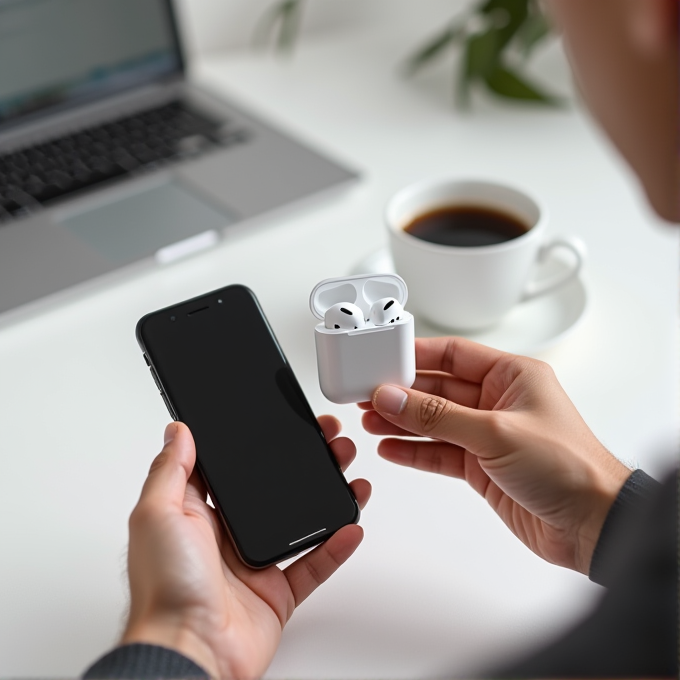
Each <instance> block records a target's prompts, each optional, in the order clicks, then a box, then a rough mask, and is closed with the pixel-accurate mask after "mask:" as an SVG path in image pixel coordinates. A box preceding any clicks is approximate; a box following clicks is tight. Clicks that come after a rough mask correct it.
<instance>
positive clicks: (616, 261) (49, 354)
mask: <svg viewBox="0 0 680 680" xmlns="http://www.w3.org/2000/svg"><path fill="white" fill-rule="evenodd" d="M323 38H324V39H323V40H319V41H314V40H308V41H305V42H304V43H303V45H302V49H301V50H300V51H299V53H298V54H297V55H296V57H295V59H293V60H283V61H280V60H276V59H274V58H272V57H270V56H267V55H253V54H252V53H247V54H234V55H226V56H223V57H215V58H212V59H211V60H210V61H209V62H208V61H206V62H204V63H203V64H202V65H201V66H200V68H199V69H198V70H197V73H198V75H199V76H200V78H202V79H203V80H204V81H205V82H207V83H209V84H211V85H212V86H214V87H215V88H217V89H221V90H222V91H224V92H225V93H230V94H232V95H234V96H235V97H236V98H237V99H238V100H240V101H241V102H242V103H244V104H246V105H247V106H249V107H251V108H252V109H253V110H255V111H258V112H260V113H261V114H263V115H266V116H267V117H268V118H270V119H271V120H272V121H276V122H278V123H279V124H281V125H283V126H285V127H286V128H288V129H289V130H291V131H293V132H295V133H297V134H299V135H300V136H301V137H303V138H305V139H307V140H309V141H312V142H314V143H316V144H317V145H318V146H319V147H320V148H323V149H325V150H327V151H328V152H329V153H331V154H333V155H334V156H335V157H336V158H338V159H341V160H344V161H345V162H346V163H348V164H350V165H351V166H353V167H356V168H357V169H359V170H360V171H361V172H362V175H363V177H362V180H361V182H359V183H358V184H357V185H356V186H354V187H353V188H351V189H349V190H348V191H346V192H344V193H342V194H341V195H335V196H333V197H328V198H326V199H324V200H321V201H318V202H315V203H313V204H307V205H304V206H300V207H298V208H296V209H292V210H290V211H288V212H286V213H285V214H280V215H273V216H271V217H270V218H268V219H266V220H263V222H262V223H261V224H260V225H258V226H257V227H254V228H253V229H252V230H251V231H250V233H243V232H239V233H238V234H227V236H226V238H225V240H224V242H223V243H222V244H221V245H220V246H218V247H216V248H215V249H213V250H211V251H209V252H206V253H204V254H202V255H199V256H196V257H194V258H192V259H189V260H186V261H183V262H180V263H177V264H175V265H172V266H168V267H165V268H157V269H154V270H151V271H148V272H146V273H143V274H138V275H135V276H134V277H128V278H127V279H126V280H124V281H123V282H121V283H119V284H117V285H111V286H106V287H104V288H103V289H101V288H100V289H98V290H95V291H92V292H90V293H88V294H85V295H81V296H79V297H78V298H76V299H73V300H70V301H68V302H65V303H61V304H59V305H58V306H54V307H53V308H51V309H48V310H46V311H44V312H43V313H41V314H40V315H37V316H35V317H34V318H30V319H28V320H24V321H21V322H18V323H15V324H12V325H10V326H6V327H4V328H1V329H0V414H1V415H0V422H1V423H2V429H1V436H0V442H1V444H0V446H1V454H0V517H1V518H2V519H1V521H0V546H1V548H0V550H1V551H2V558H1V559H0V676H3V677H7V676H14V677H21V676H57V675H59V676H75V675H78V674H79V673H80V672H82V670H83V669H84V667H85V666H86V665H87V664H88V663H89V662H91V661H92V660H93V659H94V658H95V657H97V656H98V655H99V654H101V653H102V652H103V651H104V650H106V649H107V648H108V647H110V646H112V645H113V644H114V643H115V642H116V639H117V635H118V633H119V631H120V629H121V622H122V619H123V615H124V611H125V607H126V597H127V596H126V579H125V550H126V537H127V518H128V515H129V512H130V510H131V509H132V507H133V505H134V503H135V501H136V499H137V497H138V494H139V491H140V488H141V485H142V482H143V480H144V477H145V474H146V472H147V469H148V466H149V464H150V462H151V460H152V458H153V456H154V455H155V454H156V453H157V451H158V450H159V447H160V444H161V437H162V432H163V427H164V425H165V424H166V422H167V421H168V415H167V413H166V411H165V407H164V405H163V403H162V401H161V400H160V399H159V397H158V392H157V390H156V389H155V387H154V385H153V382H152V381H151V380H150V379H149V376H148V370H147V369H146V367H145V365H144V362H143V361H142V358H141V355H140V352H139V350H138V348H137V345H136V342H135V338H134V327H135V323H136V321H137V319H138V318H139V317H140V316H142V315H143V314H144V313H146V312H148V311H151V310H153V309H156V308H159V307H162V306H165V305H168V304H171V303H173V302H176V301H179V300H182V299H184V298H187V297H191V296H194V295H197V294H199V293H202V292H205V291H208V290H211V289H214V288H217V287H220V286H223V285H226V284H229V283H233V282H242V283H244V284H247V285H248V286H250V287H251V288H252V289H253V290H254V291H255V292H256V293H257V295H258V296H259V298H260V300H261V302H262V305H263V307H264V309H265V311H266V313H267V314H268V316H269V319H270V321H271V323H272V326H273V328H274V329H275V332H276V333H277V335H278V337H279V339H280V341H281V344H282V345H283V348H284V351H285V352H286V353H287V355H288V357H289V359H290V361H291V363H292V365H293V367H294V369H295V371H296V372H297V375H298V377H299V379H300V382H301V384H302V386H303V389H304V390H305V392H306V393H307V395H308V397H309V400H310V402H311V404H312V406H313V408H314V410H315V412H317V413H323V412H330V413H334V414H336V415H338V416H339V417H340V418H341V419H342V420H343V422H344V423H345V432H346V433H347V434H349V435H350V436H352V437H353V438H354V439H355V441H356V442H357V445H358V448H359V455H358V460H357V461H356V463H355V464H354V465H353V467H352V469H351V475H350V476H358V475H362V476H366V477H367V478H368V479H370V480H371V481H372V483H373V486H374V496H373V499H372V501H371V503H370V504H369V506H368V507H367V509H366V511H365V513H364V516H363V522H362V523H363V525H364V527H365V529H366V538H365V541H364V543H363V545H362V546H361V547H360V549H359V550H358V552H357V553H356V555H355V556H354V557H353V558H352V559H351V560H350V561H349V563H348V564H346V565H345V566H343V567H342V569H341V570H340V572H339V573H338V574H337V575H336V576H335V577H334V578H333V579H332V580H331V581H330V582H328V583H327V584H326V585H325V586H324V587H322V588H321V589H320V590H319V591H318V592H317V593H316V594H315V595H314V596H313V597H312V598H310V600H308V601H307V602H306V603H304V605H303V606H302V607H301V608H300V609H299V611H298V612H297V613H296V614H295V616H294V617H293V619H292V621H291V622H290V624H289V625H288V627H287V628H286V631H285V633H284V637H283V642H282V644H281V648H280V651H279V653H278V654H277V656H276V658H275V659H274V662H273V664H272V665H271V667H270V669H269V671H268V673H267V677H270V678H284V677H296V678H386V677H390V678H420V679H425V678H435V677H436V678H439V677H445V676H449V675H458V676H461V675H465V674H466V673H469V672H472V671H474V669H476V668H479V667H480V666H483V665H486V664H488V663H491V662H492V661H494V660H496V659H499V658H501V657H502V656H503V655H504V654H506V653H511V652H520V651H522V650H524V649H527V648H530V647H532V646H534V645H536V644H538V643H539V642H540V641H541V640H544V639H545V638H546V637H549V636H550V635H551V634H553V633H554V632H555V631H558V630H560V629H562V628H563V627H564V626H565V625H567V624H568V623H569V622H570V621H573V620H575V619H576V618H577V617H578V616H579V615H580V614H581V613H582V612H583V611H585V610H586V609H587V608H588V607H589V606H590V603H591V601H592V600H593V598H595V597H596V596H597V595H598V592H599V588H598V587H597V586H595V585H593V584H591V583H590V582H589V581H588V580H587V579H586V578H585V577H583V576H581V575H579V574H575V573H571V572H568V571H566V570H563V569H560V568H558V567H554V566H551V565H548V564H546V563H544V562H542V561H541V560H540V559H538V558H537V557H535V556H533V555H532V554H531V553H530V552H529V551H528V550H527V549H526V548H525V547H524V546H523V545H521V544H520V543H519V542H518V541H517V540H516V539H515V538H514V537H513V536H512V535H511V534H510V532H509V531H507V530H506V529H505V527H504V526H503V525H502V524H501V522H500V520H498V519H497V517H496V516H495V515H494V513H493V512H492V511H491V510H490V509H489V508H488V507H487V505H486V504H485V503H484V501H483V500H482V499H481V498H479V497H477V496H476V495H475V493H473V492H472V491H471V490H470V489H468V488H467V487H466V486H465V484H464V483H462V482H460V481H457V480H452V479H446V478H438V477H434V476H429V475H427V474H424V473H420V472H415V471H412V470H408V469H405V468H399V467H396V466H393V465H390V464H388V463H386V462H385V461H382V460H381V459H380V458H378V456H377V455H376V453H375V448H376V442H377V439H376V438H374V437H372V436H369V435H367V434H365V433H364V432H363V431H362V429H361V428H360V425H359V412H358V410H357V409H356V407H354V406H336V405H333V404H331V403H329V402H327V401H326V400H325V399H324V398H323V396H322V395H321V393H320V391H319V388H318V383H317V378H316V369H315V356H314V342H313V333H312V329H313V326H314V323H315V320H314V319H313V318H312V317H311V315H310V313H309V309H308V296H309V293H310V291H311V289H312V287H313V286H314V285H315V284H316V283H317V281H319V280H321V279H323V278H326V277H329V276H337V275H342V274H345V273H348V272H349V270H350V269H351V268H352V266H353V265H354V264H355V262H356V261H357V260H358V259H359V258H361V257H362V256H364V255H365V254H366V253H370V252H371V251H373V250H375V249H376V248H379V247H380V246H381V245H383V244H384V242H385V232H384V227H383V224H382V208H383V205H384V203H385V201H386V200H387V198H388V197H389V196H390V195H391V194H392V193H393V192H394V191H396V190H397V189H399V188H400V187H401V186H403V185H405V184H407V183H409V182H411V181H413V180H416V179H419V178H421V177H423V176H428V175H440V174H451V175H456V176H461V177H464V176H483V177H491V178H497V179H501V180H512V181H516V182H519V183H521V184H523V185H525V186H528V187H531V188H532V189H533V191H534V192H535V193H536V194H537V195H538V196H540V197H541V198H542V199H543V201H544V202H545V203H546V204H547V205H548V206H549V209H550V211H551V213H552V215H553V222H552V226H551V231H552V232H553V233H558V232H573V233H576V234H578V235H580V236H581V237H582V238H583V239H584V240H585V241H586V243H587V245H588V248H589V259H588V264H587V267H586V270H585V273H584V275H583V276H584V281H585V282H586V285H587V289H588V292H589V296H590V309H589V312H588V315H587V318H586V319H585V321H584V322H583V324H582V325H581V326H580V327H579V328H578V329H577V330H576V331H575V332H574V334H573V335H572V336H570V337H569V338H568V339H566V340H564V341H563V342H562V343H561V344H560V345H558V346H556V347H554V348H552V349H550V350H549V351H545V352H543V353H542V354H540V358H542V359H544V360H546V361H548V362H550V363H551V364H552V366H553V367H554V369H555V371H556V372H557V375H558V376H559V378H560V379H561V381H562V383H563V384H564V386H565V388H566V389H567V391H568V393H569V394H570V395H571V397H572V399H573V401H574V402H575V403H576V405H577V407H578V408H579V409H580V411H581V413H582V414H583V416H584V417H585V419H586V421H587V422H588V423H589V424H590V426H591V427H592V429H593V430H594V431H595V433H596V434H597V435H598V436H599V437H600V439H601V440H602V441H603V442H604V443H605V444H606V445H607V446H608V447H609V448H610V449H611V450H612V451H614V452H615V453H616V454H617V455H619V456H620V457H621V458H623V459H626V460H631V461H637V462H638V463H639V465H640V466H642V467H644V468H645V469H646V470H647V471H648V472H650V473H652V474H655V475H659V474H662V473H663V471H664V470H665V469H666V468H667V467H668V466H669V465H670V464H671V462H672V461H673V460H674V458H675V455H676V454H675V451H676V449H677V432H678V424H679V422H678V380H677V377H678V370H677V369H678V361H677V330H676V326H677V316H676V310H677V301H678V300H677V298H678V294H677V293H678V260H677V257H678V234H677V232H675V231H673V230H672V229H670V228H667V227H664V226H662V225H660V224H659V223H658V222H656V221H655V219H654V218H653V217H652V216H651V215H650V213H649V211H648V210H647V208H646V207H645V206H644V204H643V202H642V200H641V198H640V195H639V192H638V190H637V188H636V186H635V183H634V181H633V180H632V178H631V176H630V174H629V172H628V171H627V169H625V168H624V167H623V165H622V164H621V162H620V161H619V159H618V157H617V156H616V155H615V154H614V153H613V152H612V151H611V149H610V148H609V146H608V144H607V143H605V142H604V140H603V139H602V138H601V136H600V135H599V133H598V132H597V131H596V129H595V128H594V127H593V125H592V124H591V123H590V122H589V121H588V120H587V119H586V118H585V117H584V116H583V115H582V113H581V112H580V111H579V109H578V106H577V105H573V106H572V107H570V108H568V109H565V110H557V111H556V110H543V109H540V108H527V107H517V106H510V105H506V104H498V103H494V102H490V101H488V100H481V101H479V102H478V104H477V106H476V108H475V109H474V110H473V111H472V112H471V113H467V114H460V113H457V112H455V111H454V110H453V109H452V108H451V106H450V105H449V104H448V98H449V90H448V89H447V82H448V79H449V78H450V70H449V69H448V68H446V69H445V68H444V67H435V68H433V69H432V70H431V71H430V72H428V73H427V74H425V75H423V77H422V78H420V79H417V80H415V81H404V80H403V79H401V78H400V77H399V76H398V75H397V73H396V64H397V63H398V62H399V59H400V58H401V57H402V56H403V54H404V50H405V47H404V46H405V45H407V44H412V41H410V42H409V43H406V42H405V41H404V40H403V39H402V37H401V36H400V35H399V33H398V32H388V31H386V32H384V33H376V32H374V33H373V34H371V35H368V34H366V35H361V34H358V35H354V34H353V35H351V36H343V35H338V36H336V37H334V36H332V35H330V36H329V35H326V36H323ZM543 68H544V76H545V77H546V79H547V80H553V81H555V82H557V83H558V86H559V83H560V82H561V83H562V85H561V87H562V89H563V90H564V89H565V88H566V89H569V86H568V84H566V83H567V81H568V78H567V76H566V69H565V66H564V64H563V61H562V60H561V57H560V54H559V52H558V51H556V50H553V51H552V52H549V53H548V54H547V55H546V58H545V62H544V64H543Z"/></svg>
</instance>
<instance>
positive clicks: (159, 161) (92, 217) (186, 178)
mask: <svg viewBox="0 0 680 680" xmlns="http://www.w3.org/2000/svg"><path fill="white" fill-rule="evenodd" d="M168 112H170V113H168ZM140 120H141V122H140V123H139V126H138V127H136V126H137V123H138V122H139V121H140ZM154 121H155V122H154ZM167 121H170V123H168V124H167V125H166V122H167ZM187 121H188V122H187ZM196 121H198V122H196ZM168 125H169V126H170V127H169V128H168V129H169V130H170V132H167V130H165V127H168ZM192 125H193V127H192ZM164 126H165V127H164ZM183 126H185V127H183ZM185 128H186V130H187V131H186V133H185ZM158 130H161V131H163V130H165V132H167V134H169V135H170V136H171V140H170V142H167V143H165V142H164V141H163V139H160V141H159V140H158V139H157V137H156V133H157V131H158ZM206 130H207V132H206ZM107 131H108V132H107ZM164 134H165V133H164ZM120 135H122V138H123V141H124V142H125V143H126V144H127V143H128V142H129V140H128V137H129V136H130V135H133V140H132V150H127V151H126V150H122V151H121V150H120V149H119V147H118V146H116V145H119V144H120V139H121V137H120ZM135 135H136V136H135ZM98 140H99V141H98ZM152 142H153V143H152ZM154 144H155V146H154ZM156 152H158V153H156ZM107 173H108V174H107ZM355 178H356V174H355V173H354V172H352V171H351V170H349V169H347V168H345V167H342V166H341V165H339V164H337V163H335V162H333V161H332V160H330V159H328V158H326V157H325V156H323V155H322V154H320V153H318V152H316V151H314V150H313V149H310V148H309V147H307V146H305V145H304V144H303V143H301V142H299V141H298V140H296V139H293V138H292V137H291V136H290V135H288V134H285V133H282V132H280V131H277V130H275V129H273V128H272V127H271V126H270V125H268V124H265V123H264V122H262V121H260V120H258V119H257V118H255V117H253V116H252V115H250V114H248V113H246V112H244V111H242V110H240V109H239V108H238V107H237V106H234V105H232V104H230V103H227V102H225V101H223V100H221V99H218V98H216V97H214V96H212V95H211V94H210V93H208V92H206V91H203V90H202V89H200V88H199V87H197V86H195V85H192V83H190V82H189V81H188V80H187V78H186V76H185V71H184V60H183V56H182V50H181V46H180V42H179V38H178V31H177V25H176V21H175V16H174V13H173V8H172V5H171V3H170V0H0V319H3V320H5V319H7V318H8V316H13V315H8V312H10V311H12V310H14V311H17V310H19V311H20V312H21V311H23V310H26V309H29V310H30V309H32V308H35V303H36V302H40V303H44V301H45V298H48V299H50V296H54V295H56V294H59V293H63V291H66V290H68V291H71V290H73V289H74V288H73V287H74V286H75V287H77V288H80V289H82V286H79V284H83V283H84V282H91V281H92V280H93V279H95V278H98V280H102V279H101V278H99V277H102V276H105V275H108V276H105V279H104V280H108V279H110V278H111V274H112V273H113V272H119V271H121V270H122V271H124V272H126V273H127V272H128V271H130V269H131V267H132V268H134V266H135V265H145V264H148V263H149V262H154V261H158V262H170V261H172V260H174V259H177V258H178V257H181V256H183V255H186V254H188V253H190V252H193V251H196V250H198V249H201V248H204V247H207V246H210V245H212V244H213V243H215V242H216V241H217V240H218V239H219V236H220V235H221V234H222V233H223V230H224V229H225V228H227V227H228V226H229V225H234V224H236V223H241V222H244V221H245V220H250V219H251V218H254V217H256V216H258V215H261V214H263V213H266V212H267V211H270V210H273V209H275V208H279V207H281V206H284V205H287V204H291V203H293V202H295V201H298V200H300V199H303V198H305V197H309V196H311V195H314V194H319V193H320V192H322V191H325V190H328V189H331V188H334V187H338V186H340V185H342V184H345V183H347V182H349V181H351V180H353V179H355Z"/></svg>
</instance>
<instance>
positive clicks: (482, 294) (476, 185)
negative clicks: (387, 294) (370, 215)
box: [385, 178, 585, 331]
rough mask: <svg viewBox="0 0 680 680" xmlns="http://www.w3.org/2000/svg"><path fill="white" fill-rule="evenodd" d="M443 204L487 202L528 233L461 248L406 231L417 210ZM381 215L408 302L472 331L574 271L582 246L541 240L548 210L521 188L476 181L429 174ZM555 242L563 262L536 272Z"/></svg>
mask: <svg viewBox="0 0 680 680" xmlns="http://www.w3.org/2000/svg"><path fill="white" fill-rule="evenodd" d="M450 206H476V207H487V208H492V209H495V210H498V211H501V212H504V213H507V214H509V215H512V216H514V217H515V218H517V219H519V220H520V221H521V222H522V223H523V224H524V225H525V226H526V227H527V232H526V233H524V234H522V235H521V236H518V237H516V238H513V239H510V240H508V241H504V242H503V243H497V244H494V245H484V246H474V247H460V246H449V245H440V244H436V243H431V242H429V241H425V240H423V239H421V238H418V237H416V236H413V235H412V234H410V233H408V232H407V231H405V230H404V229H405V227H407V226H409V225H410V224H411V223H412V222H413V221H414V220H415V219H416V218H417V217H419V216H421V215H424V214H426V213H428V212H431V211H434V210H437V209H440V208H445V207H450ZM385 218H386V221H387V227H388V232H389V244H390V250H391V253H392V258H393V260H394V266H395V269H396V271H397V273H398V274H399V275H400V276H401V277H402V278H403V279H404V280H405V281H406V283H407V285H408V290H409V309H410V310H411V311H412V312H413V313H414V314H416V318H417V317H418V316H419V315H420V316H422V318H423V319H425V320H426V321H429V322H430V323H433V324H434V325H436V326H441V327H444V328H448V329H452V330H461V331H477V330H482V329H485V328H489V327H491V326H494V325H496V324H497V323H498V322H499V321H501V319H502V318H503V316H504V315H505V314H506V313H507V312H508V311H509V310H510V309H511V308H512V307H513V306H514V305H516V304H518V303H521V302H524V301H526V300H531V299H532V298H535V297H537V296H539V295H544V294H546V293H549V292H551V291H553V290H555V289H556V288H558V287H559V286H562V285H564V284H565V283H567V281H569V280H571V279H572V278H574V277H575V276H576V275H577V274H578V272H579V270H580V268H581V265H582V264H583V260H584V258H585V246H584V244H583V242H582V241H581V240H580V239H578V238H577V237H574V236H561V237H557V238H554V239H552V240H551V241H549V242H547V243H546V242H545V230H546V225H547V221H548V220H547V213H546V211H545V208H543V207H541V206H540V205H539V203H538V202H537V201H536V200H535V199H534V198H531V197H530V196H529V195H528V194H527V193H526V192H524V191H522V190H519V189H515V188H512V187H510V186H506V185H503V184H497V183H495V182H489V181H483V180H459V179H446V178H444V179H428V180H423V181H421V182H418V183H416V184H412V185H410V186H407V187H405V188H404V189H402V190H401V191H399V192H398V193H397V194H395V195H394V196H393V197H392V199H391V200H390V201H389V203H388V204H387V208H386V213H385ZM557 248H562V249H566V250H569V251H571V254H572V256H571V257H570V258H569V260H570V263H569V265H568V266H566V267H564V268H562V269H561V271H560V272H559V274H556V275H555V276H552V277H550V278H548V279H538V280H537V279H536V278H535V270H536V266H535V265H536V264H538V263H540V262H541V261H544V260H545V259H546V258H548V257H549V255H550V253H551V252H552V251H553V250H555V249H557Z"/></svg>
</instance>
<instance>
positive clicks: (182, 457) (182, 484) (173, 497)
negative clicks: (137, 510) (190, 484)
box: [139, 422, 196, 508]
mask: <svg viewBox="0 0 680 680" xmlns="http://www.w3.org/2000/svg"><path fill="white" fill-rule="evenodd" d="M164 439H165V446H164V447H163V450H162V451H161V452H160V453H159V454H158V455H157V456H156V458H154V461H153V463H151V468H150V469H149V475H148V476H147V478H146V481H145V482H144V487H143V488H142V495H141V497H140V499H139V501H140V503H145V504H146V503H150V504H152V505H156V504H160V505H161V507H162V506H168V505H174V506H177V507H180V508H181V507H182V503H183V501H184V494H185V492H186V488H187V480H188V479H189V476H190V475H191V472H192V470H193V469H194V463H195V462H196V447H195V445H194V438H193V437H192V436H191V432H190V431H189V428H188V427H187V426H186V425H185V424H184V423H180V422H173V423H170V424H169V425H168V426H167V427H166V428H165V437H164Z"/></svg>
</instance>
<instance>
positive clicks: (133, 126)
mask: <svg viewBox="0 0 680 680" xmlns="http://www.w3.org/2000/svg"><path fill="white" fill-rule="evenodd" d="M248 137H249V135H248V132H247V131H246V130H244V129H236V128H233V127H230V126H229V125H228V124H227V123H225V121H224V120H220V121H217V120H215V119H210V118H208V117H207V116H206V115H205V114H204V113H202V112H200V113H199V112H198V111H196V110H195V109H193V108H192V107H191V106H190V105H188V104H187V103H185V102H183V101H180V100H175V101H172V102H170V103H168V104H164V105H163V106H159V107H157V108H154V109H147V110H145V111H142V112H141V113H136V114H134V115H131V116H126V117H124V118H120V119H117V120H115V121H114V122H110V123H105V124H103V125H98V126H96V127H91V128H84V129H81V130H79V131H77V132H74V133H71V134H68V135H65V136H62V137H59V138H56V139H53V140H50V141H47V142H41V143H40V144H36V145H34V146H31V147H27V148H24V149H20V150H17V151H13V152H11V153H7V154H0V222H2V221H7V220H11V219H15V218H16V217H20V216H21V215H24V214H27V213H30V212H31V211H32V210H34V209H36V208H39V207H41V206H44V205H47V204H49V203H50V202H51V201H54V200H57V199H59V198H62V197H64V196H67V195H69V194H72V193H74V192H77V191H81V190H83V189H88V188H90V187H93V186H95V185H97V184H100V183H102V182H106V181H109V180H112V179H115V178H120V177H123V176H125V175H128V174H130V173H135V172H138V171H143V170H150V169H154V168H156V167H158V166H159V165H160V164H163V163H167V162H171V161H174V160H179V159H182V158H186V157H188V156H192V155H195V154H197V153H200V152H203V151H205V150H206V149H209V148H210V147H217V146H219V147H225V146H232V145H234V144H240V143H242V142H244V141H247V139H248Z"/></svg>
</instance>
